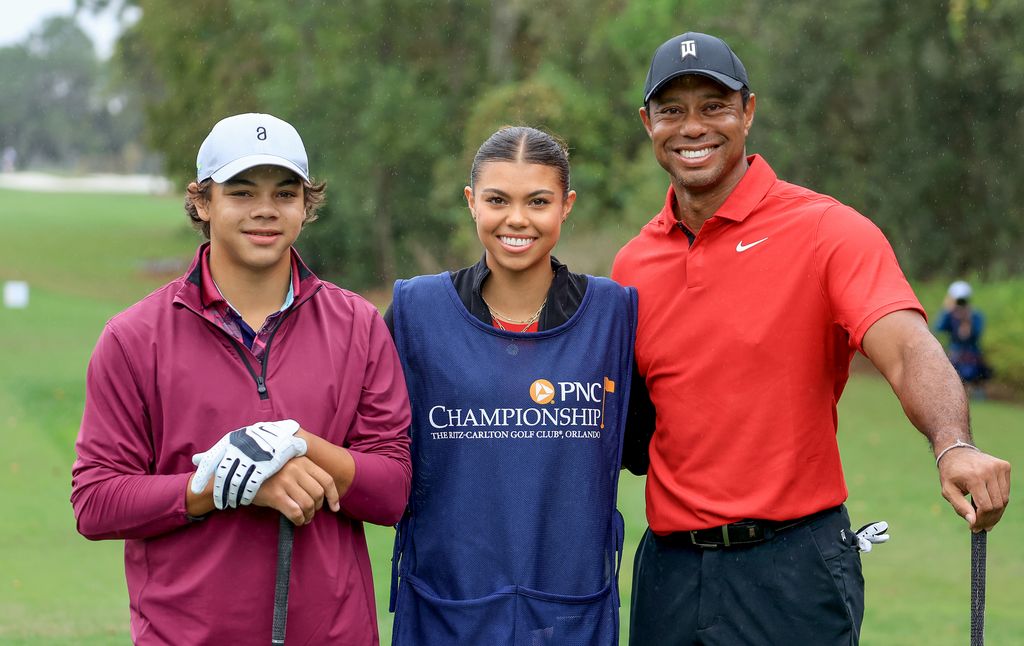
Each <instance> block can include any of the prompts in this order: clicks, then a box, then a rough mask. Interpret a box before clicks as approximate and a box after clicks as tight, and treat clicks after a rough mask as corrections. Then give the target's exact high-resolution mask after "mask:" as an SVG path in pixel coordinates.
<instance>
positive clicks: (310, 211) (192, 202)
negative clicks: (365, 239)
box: [185, 179, 327, 240]
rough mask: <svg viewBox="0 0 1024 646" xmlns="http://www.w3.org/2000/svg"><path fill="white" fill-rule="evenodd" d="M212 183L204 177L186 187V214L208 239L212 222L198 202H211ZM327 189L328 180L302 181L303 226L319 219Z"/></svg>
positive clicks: (194, 227) (195, 227) (196, 228)
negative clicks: (202, 214)
mask: <svg viewBox="0 0 1024 646" xmlns="http://www.w3.org/2000/svg"><path fill="white" fill-rule="evenodd" d="M212 185H213V180H212V179H204V180H203V181H201V182H190V183H189V185H188V186H186V187H185V215H187V216H188V219H189V220H190V221H191V223H192V228H193V229H195V230H196V231H198V232H200V233H202V234H203V237H204V238H206V239H207V240H209V239H210V223H209V222H207V221H206V220H203V219H202V218H201V217H199V210H198V209H197V208H196V203H197V202H201V203H209V201H210V187H211V186H212ZM326 189H327V183H326V182H317V181H316V180H315V179H310V181H308V182H306V181H304V182H302V199H303V202H304V206H305V209H306V219H304V220H303V221H302V226H306V225H307V224H309V223H310V222H312V221H314V220H316V219H317V211H318V210H319V209H320V207H321V206H323V204H324V201H325V200H326V199H327V195H326Z"/></svg>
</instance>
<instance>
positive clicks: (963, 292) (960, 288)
mask: <svg viewBox="0 0 1024 646" xmlns="http://www.w3.org/2000/svg"><path fill="white" fill-rule="evenodd" d="M946 293H947V294H949V297H950V298H952V299H953V300H957V299H960V298H970V297H971V286H970V285H969V284H967V281H964V280H958V281H956V282H954V283H953V284H951V285H950V286H949V291H948V292H946Z"/></svg>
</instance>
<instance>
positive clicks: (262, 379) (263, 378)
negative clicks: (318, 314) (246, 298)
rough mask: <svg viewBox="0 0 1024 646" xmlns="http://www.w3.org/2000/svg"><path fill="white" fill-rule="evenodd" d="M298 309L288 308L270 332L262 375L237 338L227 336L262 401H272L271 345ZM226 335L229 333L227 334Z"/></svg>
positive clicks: (261, 370)
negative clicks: (270, 378)
mask: <svg viewBox="0 0 1024 646" xmlns="http://www.w3.org/2000/svg"><path fill="white" fill-rule="evenodd" d="M319 291H320V287H317V288H316V290H314V291H313V293H312V294H310V295H309V298H313V296H315V295H316V293H317V292H319ZM309 298H307V299H304V300H303V303H304V302H305V301H307V300H309ZM301 304H302V303H299V305H301ZM296 309H298V305H296V306H294V307H290V308H288V310H287V311H286V312H285V313H284V315H283V316H282V317H281V320H279V321H278V322H277V325H275V326H274V329H273V330H271V331H270V336H268V337H267V343H266V345H265V346H263V358H262V359H261V360H260V366H261V367H260V374H256V371H255V370H253V369H252V364H250V363H249V359H247V358H246V356H245V350H244V349H243V348H242V344H240V343H239V342H238V341H236V340H235V337H233V336H231V335H230V334H228V335H227V337H228V340H229V341H231V345H233V346H235V352H237V353H238V356H239V357H240V358H241V359H242V363H244V364H245V369H246V370H248V371H249V374H250V375H251V376H252V380H253V381H255V382H256V392H257V394H259V396H260V399H270V392H269V391H268V390H267V364H268V363H270V344H271V342H272V341H273V340H274V336H275V335H276V334H277V331H278V330H280V329H281V326H282V325H284V322H285V319H287V318H288V317H289V316H291V314H292V312H294V311H295V310H296ZM222 332H223V331H222ZM225 334H227V333H226V332H225Z"/></svg>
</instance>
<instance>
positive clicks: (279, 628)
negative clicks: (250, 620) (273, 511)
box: [270, 514, 295, 644]
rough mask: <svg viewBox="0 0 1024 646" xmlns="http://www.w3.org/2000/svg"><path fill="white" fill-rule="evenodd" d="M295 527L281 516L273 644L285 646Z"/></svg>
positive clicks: (278, 534)
mask: <svg viewBox="0 0 1024 646" xmlns="http://www.w3.org/2000/svg"><path fill="white" fill-rule="evenodd" d="M294 539H295V525H293V524H292V521H290V520H288V518H287V517H286V516H285V515H284V514H281V516H280V519H279V522H278V530H277V577H276V579H275V581H274V628H273V634H272V637H271V640H270V643H271V644H284V633H285V625H286V624H287V623H288V585H289V583H290V582H291V577H292V543H293V541H294Z"/></svg>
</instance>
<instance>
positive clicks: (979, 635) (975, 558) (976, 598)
mask: <svg viewBox="0 0 1024 646" xmlns="http://www.w3.org/2000/svg"><path fill="white" fill-rule="evenodd" d="M987 549H988V532H985V531H981V532H978V533H977V534H973V533H972V534H971V646H982V645H983V644H984V643H985V560H986V552H987Z"/></svg>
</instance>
